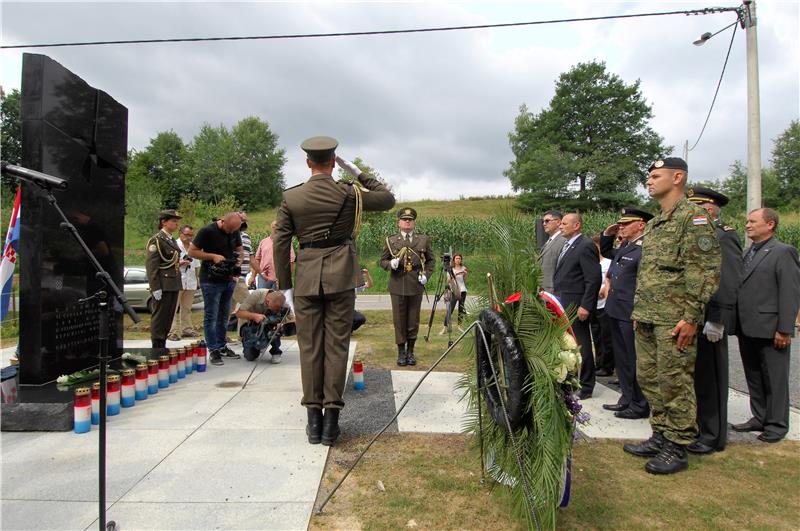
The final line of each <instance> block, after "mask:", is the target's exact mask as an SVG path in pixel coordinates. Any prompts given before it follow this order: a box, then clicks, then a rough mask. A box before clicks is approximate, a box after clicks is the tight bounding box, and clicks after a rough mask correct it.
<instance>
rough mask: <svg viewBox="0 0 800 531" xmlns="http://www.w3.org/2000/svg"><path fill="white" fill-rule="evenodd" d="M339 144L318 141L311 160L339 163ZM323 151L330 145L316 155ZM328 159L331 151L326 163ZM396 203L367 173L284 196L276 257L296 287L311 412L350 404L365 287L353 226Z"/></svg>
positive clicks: (318, 177)
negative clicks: (362, 215)
mask: <svg viewBox="0 0 800 531" xmlns="http://www.w3.org/2000/svg"><path fill="white" fill-rule="evenodd" d="M337 145H338V143H337V142H336V141H335V140H334V139H331V138H329V137H314V138H312V139H309V140H306V141H305V142H303V146H302V147H303V149H304V150H305V151H306V152H307V153H308V154H309V160H311V159H312V156H313V155H312V154H313V153H315V151H319V152H323V151H324V152H326V153H327V152H329V155H330V156H328V158H327V160H331V159H332V157H333V150H334V149H335V148H336V146H337ZM316 146H322V147H320V148H318V149H317V150H315V149H314V147H316ZM323 148H324V149H323ZM324 157H325V153H323V157H322V161H325V160H326V159H325V158H324ZM356 187H358V190H356ZM392 206H394V196H393V195H392V193H391V192H390V191H389V190H388V189H387V188H386V186H385V185H384V184H383V183H381V181H379V180H378V179H375V178H374V177H372V176H371V175H369V174H367V173H361V174H360V175H359V176H358V183H355V184H351V183H347V182H337V181H335V180H334V179H333V177H332V176H331V175H330V174H321V173H317V174H315V175H312V176H311V178H310V179H309V180H308V181H306V182H305V183H303V184H301V185H298V186H295V187H293V188H289V189H287V190H285V191H284V192H283V201H282V202H281V205H280V208H279V209H278V215H277V219H276V226H275V231H274V233H273V235H272V239H273V242H274V244H273V245H274V247H273V258H274V262H275V271H276V274H277V280H278V286H279V288H280V289H282V290H287V289H289V288H292V287H293V286H294V294H293V296H294V310H295V320H296V324H297V342H298V345H299V347H300V370H301V377H302V381H303V398H302V402H301V403H302V404H303V405H304V406H305V407H307V408H317V409H319V408H323V407H324V408H326V409H329V408H332V409H340V408H342V407H343V406H344V401H343V400H342V394H343V392H344V384H345V380H346V377H347V356H348V350H349V345H350V332H351V329H352V326H353V310H354V306H355V288H356V286H358V285H359V284H360V283H361V280H360V279H361V268H360V263H359V258H358V252H357V251H356V244H355V241H353V232H354V230H353V229H354V225H355V224H356V223H358V217H359V212H360V210H361V209H363V210H367V211H380V210H387V209H389V208H392ZM293 236H297V238H298V240H299V242H300V250H299V251H298V253H297V259H296V271H295V277H296V278H295V280H294V283H293V282H292V272H291V262H290V249H291V245H292V237H293Z"/></svg>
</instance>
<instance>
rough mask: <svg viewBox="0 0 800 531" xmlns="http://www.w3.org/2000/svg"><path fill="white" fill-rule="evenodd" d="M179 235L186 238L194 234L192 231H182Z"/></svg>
mask: <svg viewBox="0 0 800 531" xmlns="http://www.w3.org/2000/svg"><path fill="white" fill-rule="evenodd" d="M181 236H186V237H188V238H191V237H192V236H194V233H193V232H189V233H186V232H183V233H181Z"/></svg>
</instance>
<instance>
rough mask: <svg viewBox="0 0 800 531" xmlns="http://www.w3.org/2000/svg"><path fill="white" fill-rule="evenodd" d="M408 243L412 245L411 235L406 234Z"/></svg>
mask: <svg viewBox="0 0 800 531" xmlns="http://www.w3.org/2000/svg"><path fill="white" fill-rule="evenodd" d="M406 243H411V235H410V234H409V233H407V232H406Z"/></svg>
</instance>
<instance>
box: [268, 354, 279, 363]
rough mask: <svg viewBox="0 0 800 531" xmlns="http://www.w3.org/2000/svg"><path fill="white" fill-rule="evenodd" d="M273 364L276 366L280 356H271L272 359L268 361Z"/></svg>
mask: <svg viewBox="0 0 800 531" xmlns="http://www.w3.org/2000/svg"><path fill="white" fill-rule="evenodd" d="M270 362H272V363H273V364H275V365H277V364H279V363H280V362H281V355H280V354H273V355H272V359H271V360H270Z"/></svg>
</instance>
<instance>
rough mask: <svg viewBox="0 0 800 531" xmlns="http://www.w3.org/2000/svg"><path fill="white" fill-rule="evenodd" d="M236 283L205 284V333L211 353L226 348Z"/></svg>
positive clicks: (203, 286) (203, 287) (201, 286)
mask: <svg viewBox="0 0 800 531" xmlns="http://www.w3.org/2000/svg"><path fill="white" fill-rule="evenodd" d="M234 286H236V283H235V282H233V281H230V282H225V283H215V282H204V283H203V284H201V285H200V288H201V289H202V290H203V305H204V307H203V333H204V334H205V336H206V347H207V348H208V350H209V352H211V351H212V350H219V349H221V348H222V347H224V346H225V335H226V333H227V331H226V325H227V324H228V315H229V314H230V313H231V298H232V297H233V288H234Z"/></svg>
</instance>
